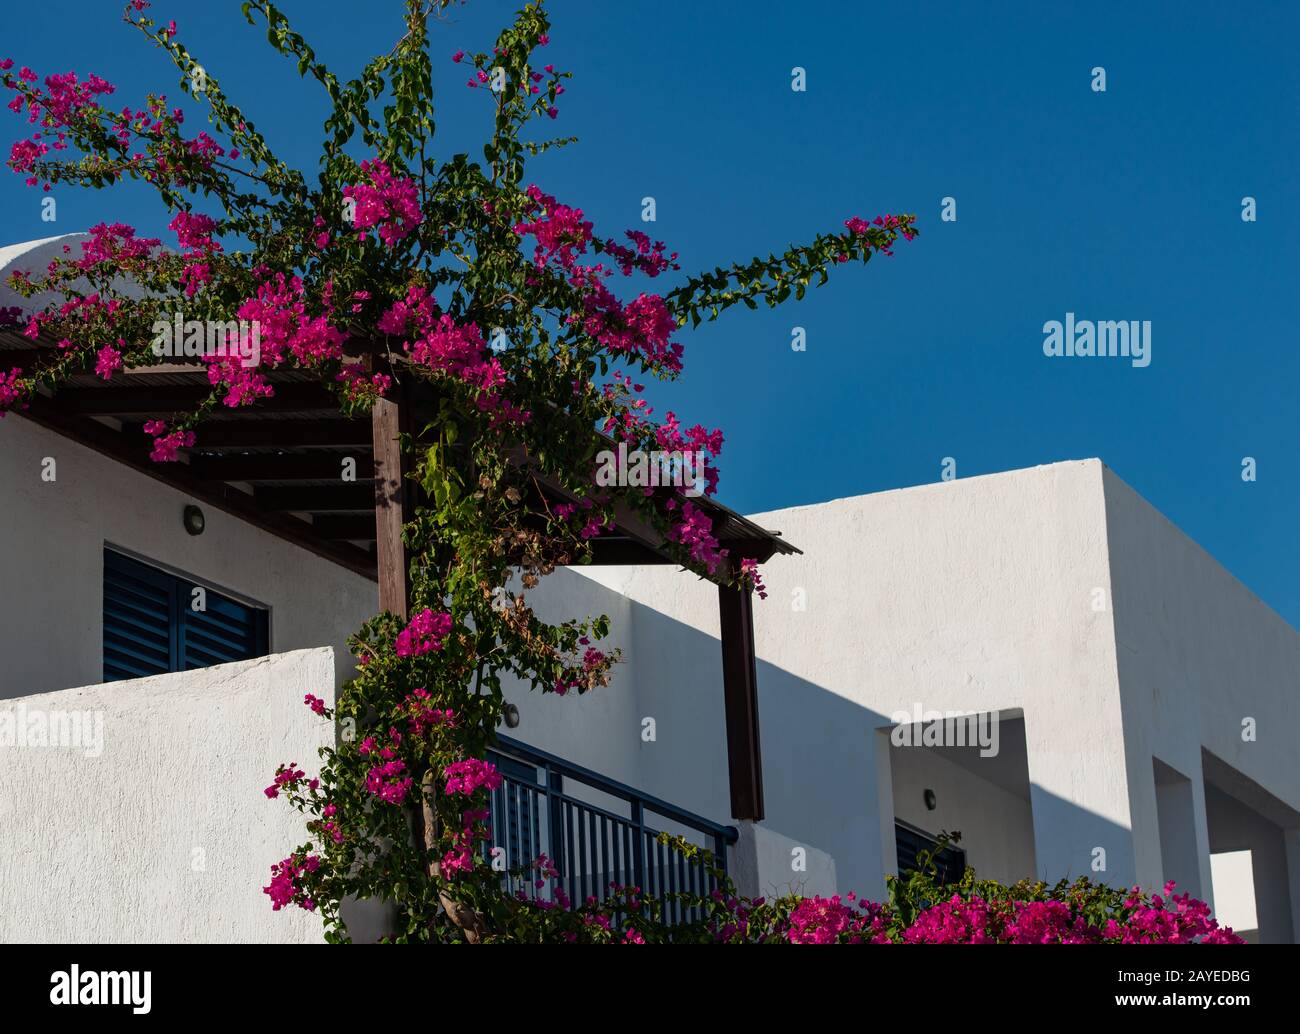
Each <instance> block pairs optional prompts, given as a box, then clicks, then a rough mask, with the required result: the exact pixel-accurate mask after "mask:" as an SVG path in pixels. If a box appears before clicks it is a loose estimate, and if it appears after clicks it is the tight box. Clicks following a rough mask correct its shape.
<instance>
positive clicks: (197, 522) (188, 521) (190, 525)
mask: <svg viewBox="0 0 1300 1034" xmlns="http://www.w3.org/2000/svg"><path fill="white" fill-rule="evenodd" d="M181 523H182V524H184V525H185V530H186V531H188V532H189V533H190V534H191V535H202V534H203V529H204V528H206V527H207V525H208V522H207V519H206V518H205V517H204V516H203V511H202V510H200V509H199V508H198V507H197V506H194V505H193V504H191V505H189V506H187V507H185V509H184V510H182V511H181Z"/></svg>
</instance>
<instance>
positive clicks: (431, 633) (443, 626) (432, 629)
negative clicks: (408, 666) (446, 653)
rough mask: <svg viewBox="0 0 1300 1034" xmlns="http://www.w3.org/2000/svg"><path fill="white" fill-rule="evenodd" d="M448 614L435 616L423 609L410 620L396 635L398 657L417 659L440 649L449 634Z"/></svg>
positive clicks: (395, 642)
mask: <svg viewBox="0 0 1300 1034" xmlns="http://www.w3.org/2000/svg"><path fill="white" fill-rule="evenodd" d="M451 626H452V620H451V615H450V614H435V613H434V612H433V611H432V610H430V609H429V608H427V607H426V608H425V609H424V610H422V611H420V613H418V614H416V615H415V616H414V617H413V618H411V622H410V624H408V625H407V626H406V627H405V628H404V629H402V631H400V632H398V633H397V639H396V640H395V641H394V644H393V645H394V647H395V648H396V650H397V656H398V657H418V656H419V655H420V654H423V653H430V652H432V651H434V650H441V649H442V642H443V640H444V639H446V638H447V636H448V635H449V634H450V633H451Z"/></svg>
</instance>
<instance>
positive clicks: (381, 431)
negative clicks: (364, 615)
mask: <svg viewBox="0 0 1300 1034" xmlns="http://www.w3.org/2000/svg"><path fill="white" fill-rule="evenodd" d="M410 411H411V401H410V398H409V395H408V394H407V393H406V392H404V391H403V390H402V388H401V387H400V386H399V387H398V388H397V389H396V391H395V392H394V397H393V398H391V399H386V398H384V399H380V400H379V401H378V402H376V403H375V408H374V409H373V410H371V421H372V425H373V428H372V429H373V437H374V447H375V552H376V554H377V556H378V560H379V609H380V610H381V611H382V610H389V611H392V612H393V613H394V614H396V615H397V616H398V617H401V618H403V619H405V618H406V617H407V616H408V613H407V610H408V601H409V598H410V585H409V584H408V581H409V578H410V556H409V554H408V553H407V550H406V547H405V545H404V544H403V543H402V525H403V524H405V523H406V522H407V521H409V520H410V519H411V515H412V509H413V508H412V504H411V497H412V491H411V490H412V485H411V483H410V481H409V480H407V479H406V478H405V477H404V476H403V475H404V474H405V472H406V471H407V469H408V461H407V458H406V457H404V456H403V454H402V448H401V444H400V443H399V441H398V435H399V434H401V433H402V432H403V431H407V430H408V429H409V428H410V426H411V418H410Z"/></svg>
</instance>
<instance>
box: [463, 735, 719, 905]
mask: <svg viewBox="0 0 1300 1034" xmlns="http://www.w3.org/2000/svg"><path fill="white" fill-rule="evenodd" d="M489 759H490V760H491V761H492V763H493V764H495V765H496V766H497V769H498V770H499V771H500V772H501V776H502V783H501V787H500V788H499V789H497V790H495V791H494V792H493V794H492V805H491V824H492V842H493V846H494V847H495V848H499V849H500V852H499V857H503V858H504V862H505V867H506V868H507V869H509V870H515V869H518V868H526V867H527V866H529V865H530V864H531V863H532V862H533V861H534V860H535V859H536V858H537V857H538V856H539V855H541V854H545V855H546V856H547V857H548V858H549V859H550V860H551V862H552V864H553V865H554V867H555V869H556V870H557V872H558V873H559V875H558V876H557V877H556V878H555V879H554V880H551V881H549V886H548V889H549V890H550V891H551V893H552V894H553V891H554V887H556V886H558V887H561V888H563V890H564V892H565V894H566V895H568V897H569V899H570V901H571V902H572V903H573V904H574V905H581V904H582V903H583V902H584V901H586V900H587V899H588V898H590V897H594V898H596V899H597V900H602V899H604V898H605V897H607V896H608V895H609V893H610V884H611V883H613V884H617V885H620V886H624V887H640V888H641V891H642V895H643V896H644V897H646V898H654V899H658V900H659V901H660V902H661V904H662V906H663V917H664V921H665V922H666V923H669V924H676V923H680V922H689V921H692V920H694V919H697V918H699V916H698V914H697V913H698V910H697V909H687V908H684V907H683V905H682V903H681V902H680V901H677V900H676V899H669V898H668V895H670V894H674V893H681V892H687V893H691V894H698V895H701V896H704V895H707V894H709V893H711V892H712V891H713V890H714V889H716V886H717V881H716V879H715V878H714V877H713V876H711V875H710V874H709V873H707V872H705V871H704V869H703V868H702V867H701V866H700V865H699V864H697V863H693V862H691V861H689V860H687V859H686V858H685V857H684V856H683V855H682V854H681V853H680V852H678V851H673V850H671V849H670V848H668V847H666V846H664V845H663V844H660V843H658V842H657V838H658V836H659V834H660V833H671V834H674V835H680V836H683V837H685V838H686V839H687V840H689V841H691V842H692V843H696V844H699V845H700V846H701V847H705V848H708V849H709V850H710V851H712V852H713V854H714V856H715V857H716V859H717V865H718V868H720V869H721V870H723V871H724V872H725V871H726V868H727V847H728V845H730V844H734V843H735V842H736V839H737V836H738V834H737V831H736V828H735V827H734V826H722V825H719V824H717V823H715V822H710V821H709V820H708V819H705V818H701V817H700V816H699V815H695V814H692V813H691V812H689V811H686V810H684V809H682V808H678V807H677V806H676V805H672V804H669V803H668V802H667V801H661V800H659V799H658V798H655V797H650V796H648V795H647V794H643V793H641V792H640V791H639V790H636V789H634V788H632V787H630V786H627V785H625V784H623V783H619V782H616V781H615V780H613V779H607V778H605V777H604V776H602V775H600V774H598V773H596V772H593V771H591V770H590V769H586V768H583V767H581V766H580V765H574V764H571V763H570V762H568V761H565V760H564V759H563V758H559V757H556V756H555V755H554V754H548V753H546V752H545V751H542V750H538V749H536V748H535V747H530V746H528V745H527V744H525V743H520V742H519V741H517V740H512V739H509V738H507V737H505V736H499V737H498V738H497V746H496V747H495V748H493V749H492V750H491V751H489ZM527 891H528V892H529V893H530V894H532V893H533V892H534V888H533V887H532V885H531V882H529V884H528V885H527Z"/></svg>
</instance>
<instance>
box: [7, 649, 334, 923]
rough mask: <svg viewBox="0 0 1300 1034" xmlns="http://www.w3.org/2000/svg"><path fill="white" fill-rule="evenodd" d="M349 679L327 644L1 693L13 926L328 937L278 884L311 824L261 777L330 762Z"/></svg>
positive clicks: (314, 918) (9, 918)
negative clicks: (338, 681) (331, 712)
mask: <svg viewBox="0 0 1300 1034" xmlns="http://www.w3.org/2000/svg"><path fill="white" fill-rule="evenodd" d="M334 684H335V678H334V654H333V651H332V650H331V649H329V648H327V647H320V648H316V649H311V650H298V651H295V652H293V653H283V654H275V655H272V656H270V657H262V658H259V659H257V660H252V661H241V662H238V663H235V664H223V665H219V666H217V667H213V668H204V669H201V670H198V671H188V672H179V673H176V674H171V675H158V676H154V677H152V678H146V679H134V680H131V681H126V682H114V683H108V684H104V685H97V686H87V687H84V688H80V689H67V690H62V691H60V692H57V693H43V694H40V695H35V696H27V697H19V698H16V699H11V700H3V701H0V829H3V831H4V835H3V837H0V941H4V942H13V941H28V942H65V943H68V942H72V943H86V942H90V943H96V942H131V941H145V942H195V941H204V942H276V943H302V942H313V941H320V940H321V924H320V920H319V919H318V918H317V916H316V915H314V914H308V913H306V912H303V911H301V910H300V909H297V908H286V909H284V910H282V911H280V912H273V911H272V910H271V904H270V899H269V898H268V897H267V896H266V895H265V894H263V893H262V887H264V886H265V885H266V884H267V883H268V882H269V879H270V867H271V865H272V863H274V862H276V861H279V860H280V859H281V858H283V857H285V856H286V855H287V854H289V852H290V851H292V850H293V849H294V848H296V847H298V846H299V845H301V844H302V843H304V842H305V841H306V840H307V839H308V837H307V832H306V830H305V828H304V824H303V823H304V819H303V817H302V816H301V815H300V814H299V813H298V812H297V811H295V810H293V809H292V808H291V807H289V805H288V804H287V803H286V802H285V801H283V800H268V799H267V798H266V796H265V794H264V793H263V792H262V791H263V788H265V787H266V786H268V785H270V783H271V781H272V779H273V777H274V774H275V768H276V765H277V764H279V763H281V762H290V761H294V762H297V763H298V766H299V767H300V768H302V769H304V770H306V771H307V773H308V774H309V775H311V774H314V773H315V772H316V771H317V770H318V765H319V758H318V754H317V752H318V750H319V748H321V747H323V746H327V745H331V744H332V743H333V739H334V731H333V725H332V724H331V723H330V722H327V721H326V720H324V719H322V718H319V717H318V716H316V715H315V714H313V713H312V712H311V711H310V710H309V709H308V708H307V707H305V706H304V705H303V696H304V694H306V693H313V694H315V695H316V696H318V697H320V698H321V699H323V700H324V701H325V702H326V703H327V704H329V705H332V704H333V701H334Z"/></svg>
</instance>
